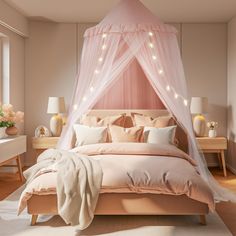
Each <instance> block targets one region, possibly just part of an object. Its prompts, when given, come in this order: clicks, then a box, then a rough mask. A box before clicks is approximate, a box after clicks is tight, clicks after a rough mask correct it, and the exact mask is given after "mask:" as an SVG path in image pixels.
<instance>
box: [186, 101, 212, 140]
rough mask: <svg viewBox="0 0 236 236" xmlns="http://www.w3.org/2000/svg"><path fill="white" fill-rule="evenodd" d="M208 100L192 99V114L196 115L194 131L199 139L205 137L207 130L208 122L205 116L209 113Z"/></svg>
mask: <svg viewBox="0 0 236 236" xmlns="http://www.w3.org/2000/svg"><path fill="white" fill-rule="evenodd" d="M207 108H208V99H207V98H206V97H192V99H191V106H190V110H191V114H196V115H195V117H194V118H193V129H194V132H195V135H196V136H197V137H203V136H204V135H205V130H206V120H205V117H204V116H203V114H205V113H207Z"/></svg>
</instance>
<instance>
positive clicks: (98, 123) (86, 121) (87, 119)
mask: <svg viewBox="0 0 236 236" xmlns="http://www.w3.org/2000/svg"><path fill="white" fill-rule="evenodd" d="M125 115H126V114H121V115H117V116H107V117H105V118H103V119H101V118H99V117H97V116H89V115H84V116H82V118H81V120H80V124H82V125H87V126H90V127H102V126H108V125H117V126H121V127H124V123H125Z"/></svg>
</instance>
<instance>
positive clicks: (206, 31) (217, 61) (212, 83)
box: [181, 24, 227, 166]
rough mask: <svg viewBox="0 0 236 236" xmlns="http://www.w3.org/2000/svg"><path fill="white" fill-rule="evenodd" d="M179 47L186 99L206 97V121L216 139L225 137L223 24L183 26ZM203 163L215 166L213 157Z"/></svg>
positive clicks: (225, 69)
mask: <svg viewBox="0 0 236 236" xmlns="http://www.w3.org/2000/svg"><path fill="white" fill-rule="evenodd" d="M181 43H182V58H183V64H184V69H185V75H186V80H187V85H188V92H189V98H191V97H193V96H203V97H208V101H209V109H208V110H209V111H208V114H207V115H206V119H207V120H214V121H217V122H218V123H219V128H218V130H217V132H218V135H221V136H226V133H227V24H183V25H182V42H181ZM206 135H207V131H206ZM206 159H207V162H208V165H209V166H215V165H217V158H216V157H215V155H207V156H206Z"/></svg>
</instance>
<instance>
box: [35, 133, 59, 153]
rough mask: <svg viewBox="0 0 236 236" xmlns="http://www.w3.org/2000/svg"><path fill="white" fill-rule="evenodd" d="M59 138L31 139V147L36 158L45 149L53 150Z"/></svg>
mask: <svg viewBox="0 0 236 236" xmlns="http://www.w3.org/2000/svg"><path fill="white" fill-rule="evenodd" d="M58 140H59V137H42V138H36V137H33V138H32V147H33V149H35V151H36V155H37V157H38V156H39V155H40V154H41V153H42V152H43V151H45V150H46V149H49V148H55V147H56V145H57V142H58Z"/></svg>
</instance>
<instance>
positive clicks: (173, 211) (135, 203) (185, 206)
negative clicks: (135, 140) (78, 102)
mask: <svg viewBox="0 0 236 236" xmlns="http://www.w3.org/2000/svg"><path fill="white" fill-rule="evenodd" d="M131 112H137V113H141V114H145V115H149V116H152V117H158V116H163V115H168V111H166V110H135V111H134V110H132V111H130V110H91V111H90V113H89V114H90V115H97V116H99V117H105V116H107V115H117V114H121V113H126V115H127V116H128V117H129V115H130V113H131ZM131 125H132V120H131V118H130V119H129V118H128V119H126V122H125V127H130V126H131ZM176 136H177V138H178V140H179V148H180V149H182V150H183V151H185V152H187V149H188V148H187V138H186V135H185V133H184V132H183V131H182V130H181V128H179V127H178V129H177V132H176ZM141 146H142V145H141ZM100 154H101V153H100ZM103 154H104V153H103ZM113 154H114V153H113ZM115 154H116V155H118V156H119V153H115ZM149 154H150V153H149ZM100 156H102V155H100ZM141 157H142V156H141ZM102 158H103V156H102ZM120 158H123V159H124V158H126V156H125V155H124V153H122V156H121V155H120ZM144 158H146V157H144ZM148 158H150V156H148ZM170 158H172V157H170ZM170 158H165V159H164V157H159V156H158V158H155V157H153V155H152V160H153V161H154V160H155V161H157V163H156V164H158V161H163V160H164V161H169V159H170ZM113 159H114V160H115V158H114V155H113ZM111 160H112V159H111ZM121 160H122V159H121ZM109 161H110V160H109ZM133 161H134V158H131V159H130V163H132V162H133ZM174 161H176V166H178V165H179V166H182V164H181V163H183V165H185V164H184V163H187V162H186V160H183V159H181V160H180V159H176V158H175V159H174ZM180 161H181V162H180ZM172 163H174V162H172ZM186 165H190V164H186ZM176 166H172V167H171V168H172V169H173V170H174V168H176ZM191 168H192V167H191ZM191 168H190V169H191ZM193 168H194V167H193ZM173 170H172V172H173ZM191 173H192V172H191ZM191 173H190V175H191ZM180 175H181V174H180ZM196 175H198V174H196ZM194 176H195V174H194ZM194 178H195V179H197V181H196V182H198V183H199V184H197V185H198V186H200V187H199V188H200V190H201V188H203V189H204V190H202V192H203V193H204V194H203V195H206V200H200V201H199V200H196V198H195V197H194V196H193V197H191V196H187V195H191V194H192V192H194V191H193V190H191V191H190V193H189V194H162V193H158V192H155V191H154V192H152V191H146V192H145V190H144V191H132V192H130V191H120V190H119V191H101V193H100V195H99V199H98V203H97V206H96V210H95V215H197V216H199V217H200V218H199V219H200V223H201V224H206V219H205V216H206V215H207V214H208V212H209V209H210V208H212V209H213V208H214V199H213V196H212V193H211V191H210V190H209V189H208V187H206V185H204V181H203V180H201V177H200V176H198V177H196V176H195V177H194ZM198 178H199V179H198ZM107 179H109V177H108V178H107ZM185 181H186V180H185ZM186 182H188V181H186ZM187 184H189V183H187ZM201 186H203V187H201ZM170 189H171V191H172V188H169V190H170ZM173 191H176V190H173ZM200 195H201V194H200ZM27 210H28V213H29V214H30V215H32V218H31V225H35V224H36V221H37V217H38V215H39V214H43V215H54V214H58V209H57V196H56V194H55V191H52V192H49V193H48V194H37V193H35V194H32V195H31V196H30V197H29V198H28V199H27Z"/></svg>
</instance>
